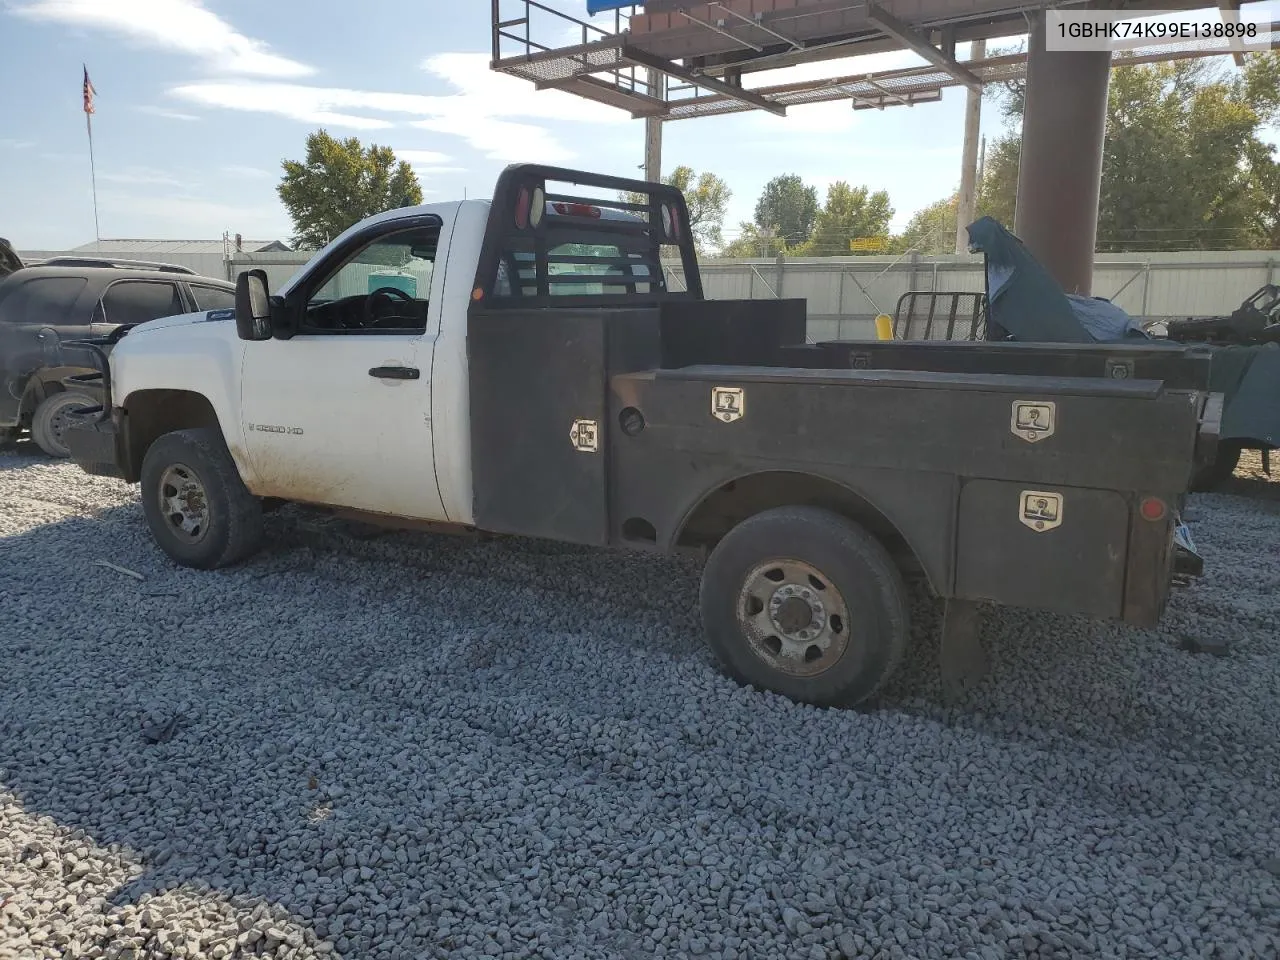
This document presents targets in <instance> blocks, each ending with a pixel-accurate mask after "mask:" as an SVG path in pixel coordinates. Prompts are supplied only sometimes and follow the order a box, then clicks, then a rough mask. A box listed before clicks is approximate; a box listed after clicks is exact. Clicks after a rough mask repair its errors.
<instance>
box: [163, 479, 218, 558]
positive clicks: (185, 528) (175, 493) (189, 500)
mask: <svg viewBox="0 0 1280 960" xmlns="http://www.w3.org/2000/svg"><path fill="white" fill-rule="evenodd" d="M158 498H159V502H160V515H161V516H162V517H164V519H165V523H166V525H167V526H168V528H169V530H170V532H172V533H173V534H174V535H175V536H176V537H178V538H179V539H180V540H183V541H185V542H186V543H199V542H200V541H201V540H203V539H204V538H205V535H206V534H207V533H208V532H209V498H208V496H207V495H206V494H205V489H204V484H203V483H202V482H201V481H200V477H199V476H198V475H197V474H196V472H195V471H194V470H192V469H191V468H190V467H188V466H187V465H186V464H185V463H171V464H170V465H169V466H167V467H165V468H164V472H162V473H161V474H160V485H159V490H158Z"/></svg>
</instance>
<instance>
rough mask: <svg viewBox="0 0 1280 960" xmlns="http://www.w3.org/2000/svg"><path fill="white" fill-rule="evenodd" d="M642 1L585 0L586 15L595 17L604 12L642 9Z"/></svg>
mask: <svg viewBox="0 0 1280 960" xmlns="http://www.w3.org/2000/svg"><path fill="white" fill-rule="evenodd" d="M643 6H644V0H587V13H589V14H591V16H593V17H594V16H595V15H596V14H597V13H604V12H605V11H606V10H621V9H622V8H623V7H643Z"/></svg>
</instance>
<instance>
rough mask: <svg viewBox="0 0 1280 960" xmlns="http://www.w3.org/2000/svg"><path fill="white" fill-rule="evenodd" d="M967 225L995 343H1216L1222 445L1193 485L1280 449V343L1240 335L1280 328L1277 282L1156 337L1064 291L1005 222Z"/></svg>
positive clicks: (1121, 314) (1203, 485) (1106, 307)
mask: <svg viewBox="0 0 1280 960" xmlns="http://www.w3.org/2000/svg"><path fill="white" fill-rule="evenodd" d="M968 229H969V244H970V249H972V250H974V251H975V252H981V253H982V254H983V255H984V256H985V258H986V278H987V339H989V340H1004V339H1011V340H1019V341H1024V342H1041V343H1090V342H1094V343H1118V342H1123V341H1150V342H1153V343H1161V344H1166V345H1168V346H1170V347H1173V346H1175V343H1174V341H1177V342H1182V343H1186V342H1199V343H1205V344H1209V345H1211V346H1212V347H1213V361H1212V363H1211V367H1210V370H1211V374H1210V385H1209V386H1210V390H1211V391H1212V392H1214V393H1220V394H1222V396H1223V409H1222V421H1221V427H1220V433H1219V445H1218V450H1217V455H1216V456H1215V457H1214V459H1213V460H1212V461H1211V462H1210V463H1208V464H1206V465H1205V466H1204V467H1203V468H1202V469H1200V470H1198V471H1197V473H1196V476H1195V478H1194V479H1193V483H1192V488H1193V489H1196V490H1207V489H1212V488H1213V487H1215V486H1217V485H1218V484H1219V483H1221V482H1222V481H1223V480H1225V479H1226V478H1227V477H1229V476H1230V475H1231V473H1232V471H1234V470H1235V467H1236V464H1237V462H1238V461H1239V458H1240V452H1241V451H1242V450H1245V449H1260V450H1262V451H1263V452H1264V455H1265V454H1266V453H1268V452H1269V451H1270V450H1272V449H1275V448H1276V447H1278V446H1280V344H1277V343H1275V342H1271V343H1263V342H1254V343H1247V342H1245V341H1244V340H1242V339H1241V337H1240V336H1239V335H1238V333H1239V331H1242V330H1247V331H1249V332H1253V333H1256V334H1258V336H1255V337H1254V338H1253V339H1254V340H1255V341H1258V340H1262V339H1268V338H1271V336H1272V335H1271V331H1273V330H1274V329H1276V327H1275V326H1274V324H1275V321H1274V320H1273V319H1272V318H1271V314H1270V311H1275V312H1276V313H1277V314H1280V297H1278V296H1276V295H1275V288H1274V287H1264V288H1263V289H1262V290H1259V291H1258V292H1257V293H1255V294H1254V295H1253V297H1251V298H1249V300H1247V301H1245V303H1244V304H1242V305H1241V308H1240V309H1239V310H1237V311H1236V312H1235V313H1233V314H1232V315H1231V317H1229V318H1212V319H1203V320H1190V321H1173V322H1171V323H1170V324H1169V336H1168V338H1153V337H1151V336H1150V334H1149V333H1147V332H1146V331H1145V330H1143V328H1142V325H1141V324H1140V323H1139V322H1138V321H1137V320H1136V319H1135V318H1133V317H1131V316H1129V315H1128V314H1127V313H1126V312H1125V311H1124V310H1122V309H1121V308H1120V307H1118V306H1116V305H1115V304H1113V303H1111V302H1109V301H1107V300H1105V299H1103V298H1101V297H1080V296H1075V295H1072V294H1067V293H1064V292H1063V290H1062V287H1061V286H1059V285H1058V282H1057V281H1056V280H1054V279H1053V277H1052V276H1050V274H1049V272H1048V271H1047V270H1046V269H1045V268H1044V267H1043V266H1042V265H1041V264H1040V263H1039V261H1037V260H1036V258H1035V257H1034V256H1033V255H1032V253H1031V251H1029V250H1028V249H1027V248H1026V245H1025V244H1023V243H1022V241H1021V240H1019V239H1018V238H1017V237H1015V236H1014V235H1013V234H1012V233H1010V232H1009V231H1008V230H1006V229H1005V228H1004V227H1003V226H1002V225H1001V224H1000V223H999V222H998V221H996V220H994V219H992V218H991V217H983V218H981V219H980V220H977V221H975V222H974V223H972V224H970V226H969V228H968ZM1255 315H1256V316H1255ZM1215 334H1216V335H1215ZM1227 334H1230V335H1229V336H1228V335H1227ZM1268 465H1269V464H1268Z"/></svg>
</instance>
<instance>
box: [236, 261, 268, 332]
mask: <svg viewBox="0 0 1280 960" xmlns="http://www.w3.org/2000/svg"><path fill="white" fill-rule="evenodd" d="M236 334H237V335H238V336H239V337H240V339H241V340H270V339H271V297H270V294H269V293H268V291H267V272H266V271H265V270H246V271H244V272H243V273H241V274H240V276H239V277H237V278H236Z"/></svg>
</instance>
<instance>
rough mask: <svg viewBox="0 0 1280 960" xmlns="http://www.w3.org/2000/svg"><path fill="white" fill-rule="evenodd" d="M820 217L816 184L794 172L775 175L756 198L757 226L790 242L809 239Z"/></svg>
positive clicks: (789, 244) (787, 242)
mask: <svg viewBox="0 0 1280 960" xmlns="http://www.w3.org/2000/svg"><path fill="white" fill-rule="evenodd" d="M817 219H818V191H817V188H815V187H812V186H809V185H808V184H806V183H805V182H804V181H803V180H802V179H800V177H799V176H797V175H796V174H794V173H788V174H784V175H782V176H780V177H774V178H773V179H772V180H770V181H769V182H768V183H766V184H765V186H764V190H763V192H762V193H761V194H760V199H759V200H758V201H756V215H755V225H756V227H757V228H758V229H759V230H760V231H761V232H762V233H772V234H776V235H777V236H779V237H781V238H782V240H783V241H784V242H785V243H786V244H787V245H788V246H796V245H798V244H801V243H804V242H805V241H806V240H808V239H809V236H810V235H811V234H812V233H813V225H814V222H815V221H816V220H817Z"/></svg>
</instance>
